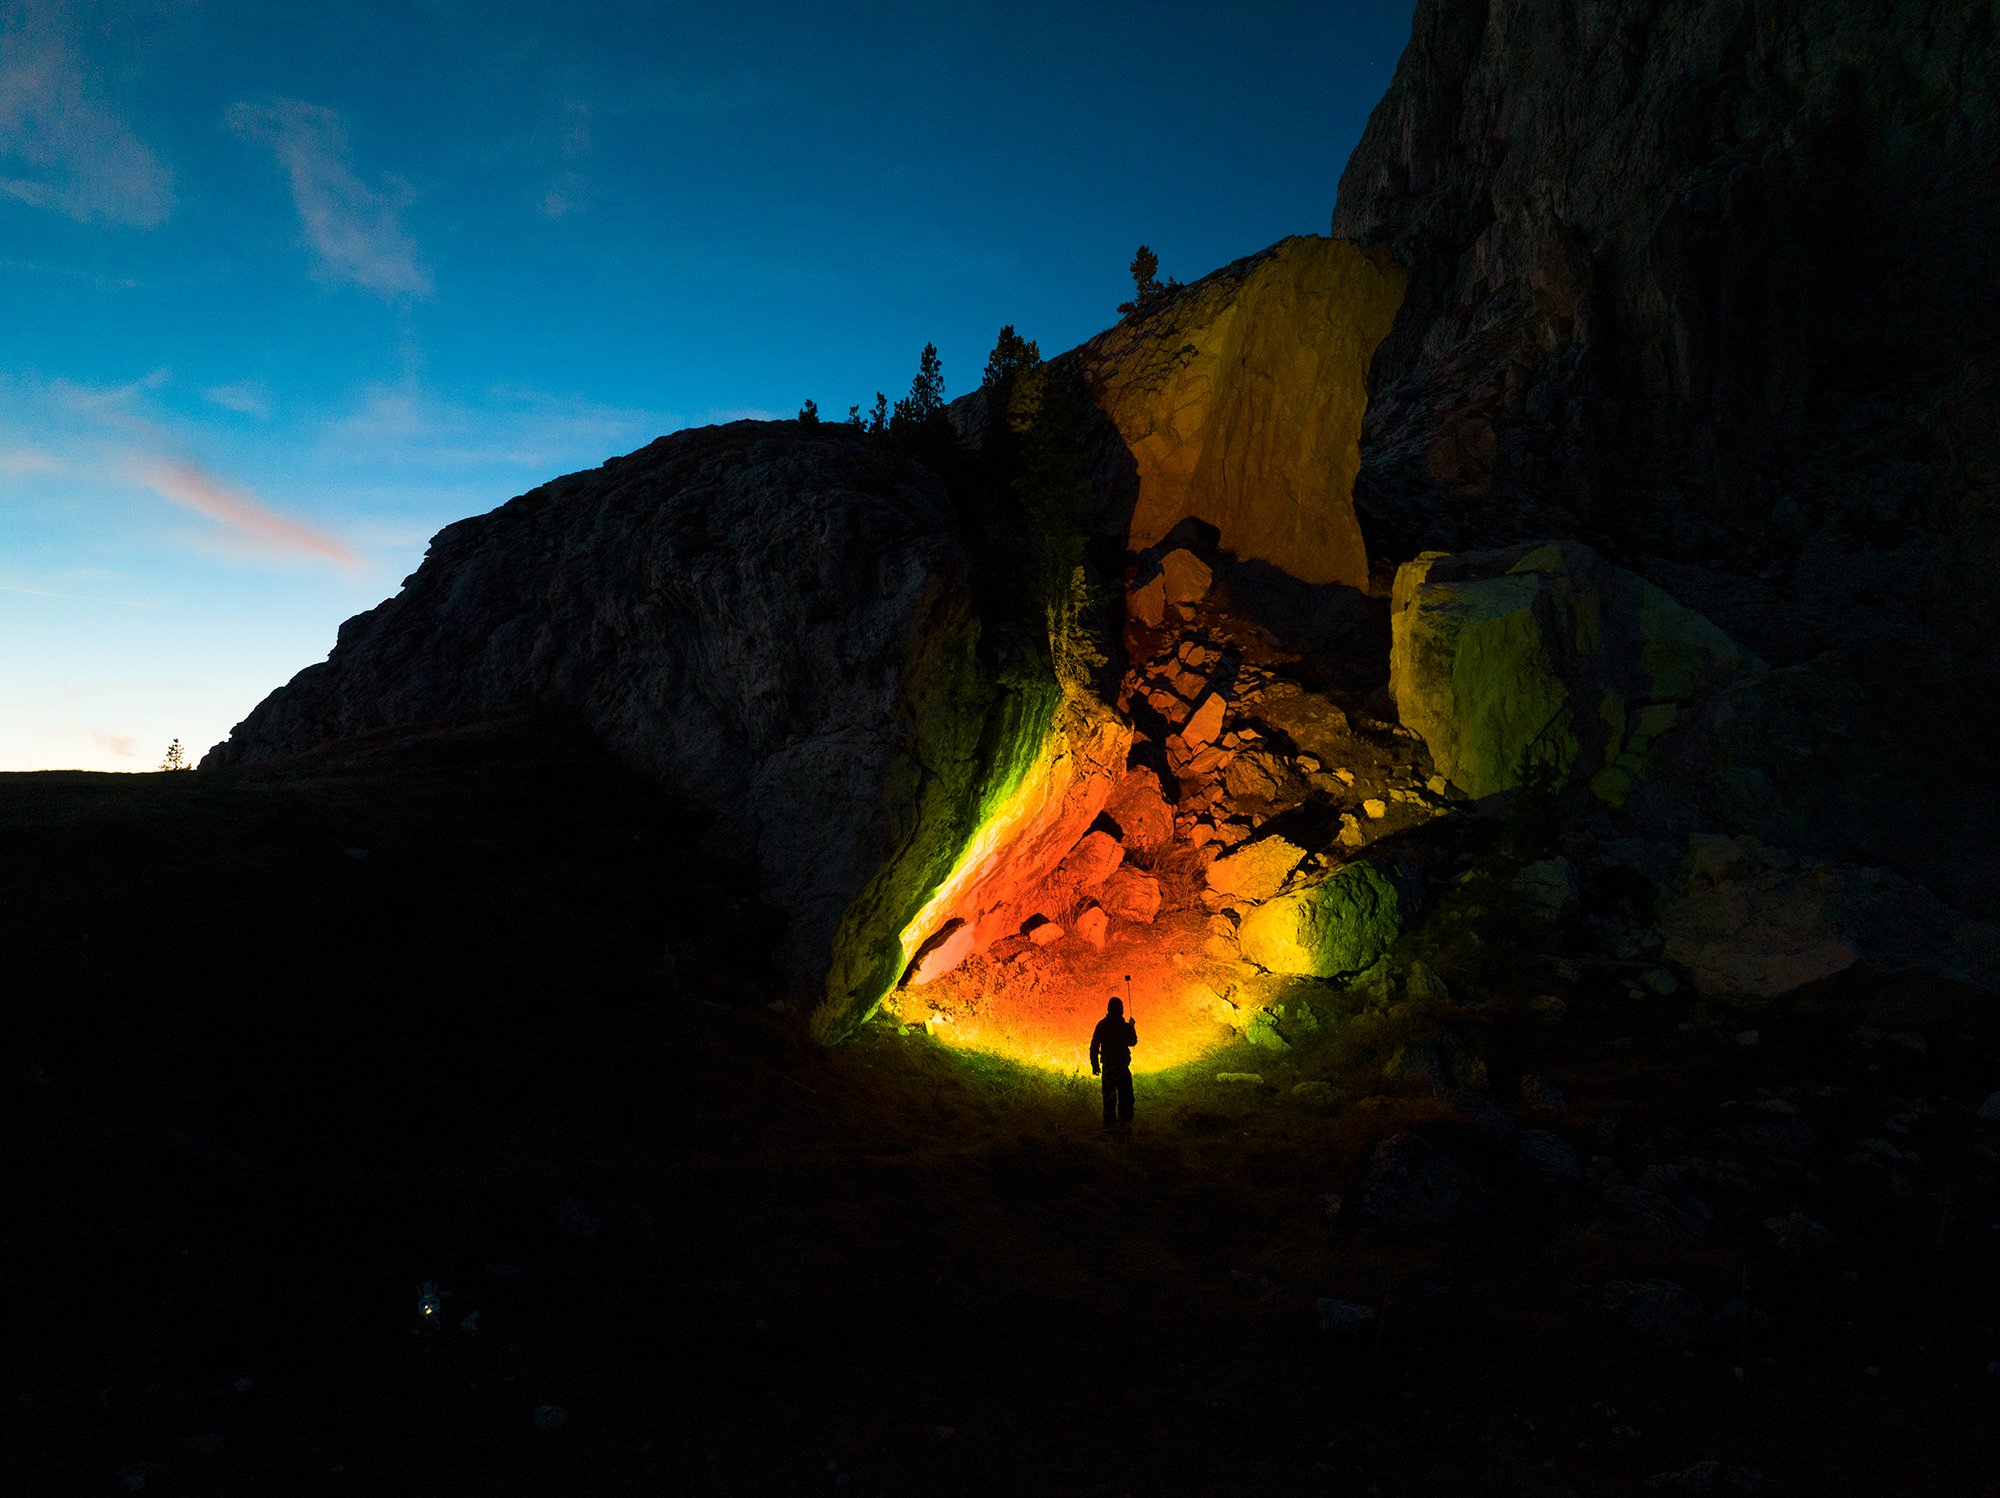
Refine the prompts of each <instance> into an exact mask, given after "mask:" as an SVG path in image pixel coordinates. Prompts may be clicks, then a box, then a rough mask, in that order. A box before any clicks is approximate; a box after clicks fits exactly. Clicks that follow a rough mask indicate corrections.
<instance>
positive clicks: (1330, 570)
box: [1077, 237, 1405, 601]
mask: <svg viewBox="0 0 2000 1498" xmlns="http://www.w3.org/2000/svg"><path fill="white" fill-rule="evenodd" d="M1404 285H1405V277H1404V275H1403V273H1402V272H1401V271H1400V270H1398V269H1397V268H1396V267H1395V266H1394V265H1393V264H1392V263H1391V262H1390V261H1389V259H1388V258H1387V257H1386V256H1384V255H1382V254H1380V253H1379V252H1370V251H1366V250H1363V249H1360V248H1359V247H1357V246H1355V245H1351V244H1344V243H1341V242H1339V241H1337V240H1327V239H1319V238H1314V237H1305V238H1299V239H1287V240H1285V241H1283V242H1282V243H1280V244H1277V245H1274V246H1272V247H1271V248H1270V249H1269V250H1266V251H1265V252H1264V253H1262V254H1260V255H1254V256H1251V257H1250V258H1248V259H1246V260H1241V261H1238V262H1237V263H1236V264H1234V265H1230V266H1226V267H1224V268H1223V269H1222V270H1219V271H1217V272H1215V273H1214V274H1213V275H1210V276H1206V277H1204V278H1203V279H1202V280H1200V281H1198V282H1196V283H1195V284H1194V285H1192V286H1189V287H1187V288H1186V289H1185V290H1183V291H1181V292H1179V293H1177V294H1176V295H1175V296H1174V297H1173V298H1172V299H1171V300H1169V301H1168V302H1167V303H1166V304H1165V305H1164V306H1162V307H1161V308H1159V309H1158V310H1157V311H1155V312H1153V313H1152V314H1151V315H1150V316H1146V317H1136V318H1128V319H1126V320H1125V321H1124V322H1121V323H1119V324H1118V326H1117V327H1115V328H1112V329H1111V330H1109V331H1108V332H1106V333H1103V334H1101V335H1099V336H1098V337H1097V338H1094V339H1092V340H1091V341H1090V342H1089V343H1087V344H1085V345H1084V346H1083V347H1082V348H1080V349H1078V350H1077V357H1078V361H1079V363H1080V365H1081V367H1082V370H1083V375H1084V379H1085V381H1086V383H1087V384H1088V386H1089V388H1090V392H1091V395H1092V397H1093V398H1094V399H1095V400H1096V402H1097V404H1098V406H1099V408H1100V409H1101V410H1103V411H1104V413H1105V414H1106V415H1107V416H1109V417H1110V418H1111V421H1112V423H1113V425H1115V426H1116V427H1117V428H1118V433H1119V435H1120V437H1122V438H1123V439H1124V442H1125V446H1126V448H1127V450H1128V451H1129V452H1130V453H1131V455H1132V460H1133V463H1134V465H1135V467H1136V469H1137V472H1136V475H1135V477H1136V478H1137V481H1138V493H1137V496H1136V498H1135V500H1134V503H1133V508H1132V518H1131V522H1130V530H1129V533H1128V544H1129V545H1130V546H1131V547H1132V549H1133V550H1143V549H1144V548H1146V547H1148V546H1152V545H1154V544H1156V543H1157V542H1159V541H1161V540H1163V539H1164V538H1165V537H1166V536H1167V534H1168V533H1169V532H1171V531H1172V530H1173V528H1174V526H1175V525H1176V524H1178V523H1179V522H1180V521H1181V520H1183V519H1184V518H1186V517H1188V516H1190V515H1192V516H1196V517H1198V518H1200V519H1202V520H1206V521H1208V522H1209V523H1210V524H1211V525H1213V526H1215V527H1216V529H1217V530H1219V531H1220V532H1221V538H1220V544H1221V546H1222V547H1223V548H1224V549H1226V550H1229V551H1232V552H1234V553H1235V554H1236V555H1237V556H1238V557H1240V558H1244V559H1251V558H1255V559H1260V560H1263V561H1267V562H1271V563H1274V564H1275V565H1277V566H1279V567H1282V568H1283V569H1284V570H1285V571H1286V572H1288V573H1290V574H1291V575H1292V576H1294V577H1296V578H1299V579H1301V580H1302V581H1305V582H1313V583H1328V582H1340V583H1346V584H1348V585H1349V586H1352V587H1365V586H1366V585H1367V582H1368V555H1367V551H1366V549H1365V547H1364V546H1363V544H1362V539H1361V526H1360V523H1359V521H1358V520H1357V519H1356V518H1355V514H1354V503H1353V498H1352V496H1353V492H1354V477H1355V474H1356V473H1357V472H1359V470H1360V467H1361V452H1360V445H1359V439H1360V436H1361V416H1362V412H1363V411H1364V410H1365V409H1366V407H1367V404H1368V364H1369V360H1370V358H1371V357H1372V356H1373V354H1374V352H1375V345H1376V344H1377V343H1379V342H1380V341H1381V340H1382V338H1383V337H1384V336H1386V335H1387V333H1388V331H1389V328H1390V325H1391V324H1392V323H1393V322H1394V320H1395V316H1396V309H1397V308H1398V306H1400V305H1401V303H1402V299H1403V288H1404ZM1169 587H1171V584H1170V585H1169ZM1204 591H1206V585H1205V584H1204ZM1197 596H1199V595H1197ZM1163 601H1165V600H1164V599H1163Z"/></svg>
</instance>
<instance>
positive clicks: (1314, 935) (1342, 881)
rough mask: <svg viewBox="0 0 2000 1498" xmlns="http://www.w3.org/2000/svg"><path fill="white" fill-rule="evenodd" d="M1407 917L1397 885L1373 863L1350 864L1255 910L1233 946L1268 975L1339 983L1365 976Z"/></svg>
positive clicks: (1407, 909) (1407, 904) (1404, 899)
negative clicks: (1238, 945)
mask: <svg viewBox="0 0 2000 1498" xmlns="http://www.w3.org/2000/svg"><path fill="white" fill-rule="evenodd" d="M1252 846H1253V847H1254V846H1255V845H1254V844H1253V845H1252ZM1238 856H1239V857H1240V856H1241V855H1238ZM1409 913H1410V902H1409V900H1408V897H1407V896H1406V895H1405V894H1404V892H1403V891H1402V890H1401V889H1400V888H1398V886H1397V884H1396V882H1395V881H1394V880H1392V879H1390V878H1389V877H1388V876H1387V875H1386V874H1384V873H1383V872H1382V871H1381V870H1380V869H1379V868H1377V867H1376V866H1375V865H1374V864H1372V863H1355V864H1349V865H1348V866H1347V867H1346V868H1344V869H1342V870H1340V871H1339V872H1338V873H1336V874H1334V875H1333V876H1332V877H1330V878H1328V879H1324V880H1321V881H1320V882H1319V883H1318V884H1315V885H1312V886H1310V887H1309V888H1306V889H1302V890H1298V891H1296V892H1294V893H1292V894H1289V895H1281V896H1279V897H1278V898H1277V899H1275V900H1271V901H1269V902H1268V903H1266V904H1263V905H1259V906H1258V907H1257V908H1256V909H1255V910H1253V911H1251V912H1250V913H1249V915H1247V916H1245V917H1244V920H1243V925H1242V928H1241V930H1239V931H1238V933H1237V939H1238V941H1239V942H1240V943H1241V945H1242V949H1243V955H1244V956H1245V957H1246V958H1248V959H1249V960H1250V961H1251V962H1254V963H1256V964H1257V965H1258V966H1259V967H1261V968H1264V969H1265V970H1267V971H1269V972H1273V973H1283V974H1285V975H1287V976H1291V977H1311V978H1334V977H1341V976H1346V975H1351V974H1355V973H1359V972H1362V971H1363V970H1365V969H1366V968H1368V967H1369V966H1370V965H1371V964H1372V963H1374V962H1375V960H1376V959H1377V958H1379V957H1380V956H1381V955H1382V954H1383V953H1384V952H1385V951H1387V950H1388V948H1389V945H1390V943H1392V942H1393V941H1395V939H1396V938H1397V937H1398V936H1400V935H1401V934H1402V931H1403V926H1404V923H1405V921H1406V920H1407V918H1408V916H1409Z"/></svg>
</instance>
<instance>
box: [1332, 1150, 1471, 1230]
mask: <svg viewBox="0 0 2000 1498" xmlns="http://www.w3.org/2000/svg"><path fill="white" fill-rule="evenodd" d="M1498 1205H1499V1193H1498V1192H1497V1191H1495V1190H1494V1188H1493V1185H1492V1183H1491V1182H1490V1181H1489V1180H1488V1179H1487V1176H1486V1173H1485V1172H1484V1171H1483V1170H1482V1169H1481V1168H1480V1166H1479V1163H1478V1161H1477V1160H1476V1159H1475V1158H1474V1156H1473V1155H1472V1153H1471V1152H1470V1151H1469V1150H1467V1149H1465V1148H1463V1147H1462V1146H1460V1145H1458V1144H1457V1143H1456V1142H1454V1141H1450V1140H1445V1139H1439V1138H1437V1137H1435V1136H1433V1135H1430V1134H1425V1133H1421V1132H1418V1131H1416V1130H1406V1131H1404V1132H1402V1133H1399V1134H1392V1135H1390V1136H1389V1137H1388V1138H1387V1139H1385V1140H1383V1141H1382V1142H1381V1143H1380V1144H1379V1145H1377V1146H1376V1147H1375V1153H1374V1155H1373V1157H1372V1158H1371V1159H1370V1160H1369V1162H1368V1175H1367V1178H1366V1180H1365V1182H1364V1183H1363V1185H1362V1188H1361V1215H1362V1216H1364V1217H1366V1218H1369V1219H1371V1220H1373V1221H1375V1222H1382V1223H1390V1224H1394V1225H1397V1226H1402V1227H1423V1228H1438V1229H1451V1228H1461V1227H1466V1226H1469V1225H1471V1224H1472V1223H1474V1222H1477V1221H1479V1220H1480V1219H1481V1218H1483V1217H1486V1216H1488V1215H1490V1214H1491V1213H1492V1212H1493V1210H1494V1209H1495V1208H1496V1207H1497V1206H1498Z"/></svg>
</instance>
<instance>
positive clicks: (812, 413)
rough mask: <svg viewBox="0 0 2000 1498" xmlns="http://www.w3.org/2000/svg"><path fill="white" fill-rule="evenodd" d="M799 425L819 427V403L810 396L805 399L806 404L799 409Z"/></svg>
mask: <svg viewBox="0 0 2000 1498" xmlns="http://www.w3.org/2000/svg"><path fill="white" fill-rule="evenodd" d="M799 424H800V425H801V426H809V427H816V426H818V425H819V402H818V401H816V400H813V399H812V398H811V397H810V396H808V397H807V398H806V403H805V404H804V405H803V406H800V407H799Z"/></svg>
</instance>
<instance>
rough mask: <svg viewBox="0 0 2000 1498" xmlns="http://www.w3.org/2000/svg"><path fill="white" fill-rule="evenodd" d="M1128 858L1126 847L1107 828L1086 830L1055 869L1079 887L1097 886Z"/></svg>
mask: <svg viewBox="0 0 2000 1498" xmlns="http://www.w3.org/2000/svg"><path fill="white" fill-rule="evenodd" d="M1124 861H1125V849H1124V847H1123V846H1122V845H1121V844H1120V843H1119V841H1118V839H1117V838H1115V837H1113V836H1112V835H1111V834H1110V833H1108V832H1089V833H1085V834H1084V837H1083V841H1082V842H1080V843H1078V844H1077V845H1076V846H1075V847H1074V848H1072V849H1070V851H1069V856H1068V857H1066V858H1065V859H1063V861H1062V863H1061V865H1060V866H1059V867H1058V868H1057V870H1056V878H1057V879H1059V880H1061V881H1062V882H1063V883H1065V884H1072V885H1075V886H1076V887H1077V888H1078V889H1095V888H1097V886H1098V885H1100V884H1102V883H1103V882H1104V881H1105V880H1107V879H1109V878H1110V877H1111V874H1112V871H1113V870H1114V869H1116V868H1117V867H1118V865H1119V864H1121V863H1123V862H1124Z"/></svg>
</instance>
